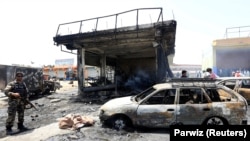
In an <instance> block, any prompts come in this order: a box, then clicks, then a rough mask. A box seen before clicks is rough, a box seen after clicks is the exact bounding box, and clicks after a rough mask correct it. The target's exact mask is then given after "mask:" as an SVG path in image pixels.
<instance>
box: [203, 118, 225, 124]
mask: <svg viewBox="0 0 250 141" xmlns="http://www.w3.org/2000/svg"><path fill="white" fill-rule="evenodd" d="M204 124H205V125H227V122H226V121H225V120H224V119H222V118H220V117H210V118H208V119H207V120H206V121H205V123H204Z"/></svg>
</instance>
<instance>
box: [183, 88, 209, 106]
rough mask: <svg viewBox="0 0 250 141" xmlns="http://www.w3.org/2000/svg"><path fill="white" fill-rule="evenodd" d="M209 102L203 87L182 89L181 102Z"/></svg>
mask: <svg viewBox="0 0 250 141" xmlns="http://www.w3.org/2000/svg"><path fill="white" fill-rule="evenodd" d="M207 102H208V101H207V99H206V97H205V96H204V93H203V91H202V89H201V88H188V89H187V88H185V89H180V98H179V103H180V104H200V103H207Z"/></svg>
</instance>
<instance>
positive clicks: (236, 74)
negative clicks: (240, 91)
mask: <svg viewBox="0 0 250 141" xmlns="http://www.w3.org/2000/svg"><path fill="white" fill-rule="evenodd" d="M243 76H244V75H243V74H242V73H241V72H240V71H238V70H237V71H236V73H235V74H234V77H243Z"/></svg>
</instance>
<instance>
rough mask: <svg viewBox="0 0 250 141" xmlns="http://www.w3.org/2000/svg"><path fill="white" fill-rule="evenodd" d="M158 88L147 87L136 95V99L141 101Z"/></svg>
mask: <svg viewBox="0 0 250 141" xmlns="http://www.w3.org/2000/svg"><path fill="white" fill-rule="evenodd" d="M155 90H156V89H155V88H153V87H150V88H148V89H146V90H145V91H143V92H141V93H140V94H138V95H136V96H135V101H137V102H139V101H140V100H142V99H144V98H145V97H147V96H148V95H150V94H151V93H152V92H153V91H155Z"/></svg>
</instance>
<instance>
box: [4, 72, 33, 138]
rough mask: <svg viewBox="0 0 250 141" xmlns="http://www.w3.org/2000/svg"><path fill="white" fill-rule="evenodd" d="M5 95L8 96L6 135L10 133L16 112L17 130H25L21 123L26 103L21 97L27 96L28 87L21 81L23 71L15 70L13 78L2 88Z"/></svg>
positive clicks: (25, 97) (11, 132)
mask: <svg viewBox="0 0 250 141" xmlns="http://www.w3.org/2000/svg"><path fill="white" fill-rule="evenodd" d="M4 93H5V95H6V96H7V97H8V104H9V107H8V111H7V112H8V117H7V120H6V135H12V134H13V133H14V132H13V131H12V127H13V125H14V121H15V117H16V113H17V114H18V123H17V127H18V129H19V131H25V130H27V129H28V128H26V127H25V126H24V125H23V122H24V110H25V106H26V103H25V102H24V100H23V99H27V98H28V89H27V87H26V84H25V83H24V82H23V73H21V72H17V73H16V75H15V80H14V81H12V82H9V83H8V84H7V86H6V88H5V89H4Z"/></svg>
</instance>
